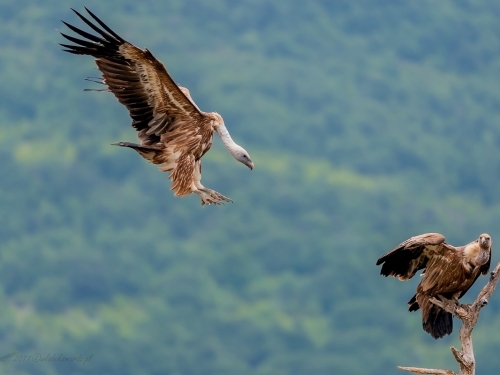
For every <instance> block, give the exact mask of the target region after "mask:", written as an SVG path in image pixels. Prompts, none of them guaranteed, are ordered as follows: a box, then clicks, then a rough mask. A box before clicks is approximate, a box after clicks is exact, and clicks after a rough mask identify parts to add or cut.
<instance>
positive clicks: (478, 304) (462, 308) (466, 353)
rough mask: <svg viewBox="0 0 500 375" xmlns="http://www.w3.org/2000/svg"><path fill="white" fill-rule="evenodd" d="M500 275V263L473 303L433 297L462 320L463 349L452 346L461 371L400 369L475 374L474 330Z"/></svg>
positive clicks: (418, 371)
mask: <svg viewBox="0 0 500 375" xmlns="http://www.w3.org/2000/svg"><path fill="white" fill-rule="evenodd" d="M499 277H500V263H498V264H497V266H496V267H495V269H494V270H493V271H492V272H491V275H490V279H489V281H488V283H487V284H486V285H485V286H484V287H483V289H481V291H480V292H479V294H478V296H477V298H476V300H475V301H474V303H472V304H468V305H462V304H459V303H458V301H453V300H449V299H446V298H443V297H440V298H439V299H438V298H435V297H433V298H431V299H430V302H431V303H433V304H435V305H437V306H439V307H441V308H442V309H444V310H446V311H447V312H449V313H451V314H453V315H455V316H456V317H457V318H459V319H460V320H461V321H462V326H461V327H460V342H461V343H462V350H458V349H457V348H455V347H453V346H452V347H451V352H452V354H453V356H454V357H455V359H456V361H457V362H458V364H459V366H460V372H458V373H456V372H453V371H451V370H447V369H444V370H438V369H428V368H419V367H402V366H398V369H400V370H402V371H408V372H413V373H415V374H434V375H475V370H476V361H475V359H474V352H473V350H472V330H473V329H474V326H475V325H476V323H477V319H478V318H479V312H480V311H481V308H483V307H484V306H486V305H487V304H488V301H489V299H490V297H491V295H492V294H493V292H494V291H495V288H496V286H497V283H498V279H499Z"/></svg>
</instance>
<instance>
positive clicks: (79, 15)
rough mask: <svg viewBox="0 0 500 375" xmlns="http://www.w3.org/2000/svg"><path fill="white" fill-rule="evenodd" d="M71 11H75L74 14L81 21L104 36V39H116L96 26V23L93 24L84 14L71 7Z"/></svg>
mask: <svg viewBox="0 0 500 375" xmlns="http://www.w3.org/2000/svg"><path fill="white" fill-rule="evenodd" d="M71 10H72V11H73V12H75V14H76V15H77V16H78V17H79V18H80V19H81V20H82V21H83V22H85V23H86V24H87V25H88V26H89V27H90V28H91V29H92V30H94V31H95V32H97V33H99V34H101V36H102V37H103V38H105V39H106V40H108V41H112V40H116V38H114V37H113V36H111V35H109V34H108V33H106V32H104V31H103V30H101V29H100V28H98V27H97V26H96V25H94V24H93V23H92V22H90V21H89V20H88V19H87V18H86V17H85V16H84V15H82V14H80V13H79V12H77V11H76V10H74V9H71Z"/></svg>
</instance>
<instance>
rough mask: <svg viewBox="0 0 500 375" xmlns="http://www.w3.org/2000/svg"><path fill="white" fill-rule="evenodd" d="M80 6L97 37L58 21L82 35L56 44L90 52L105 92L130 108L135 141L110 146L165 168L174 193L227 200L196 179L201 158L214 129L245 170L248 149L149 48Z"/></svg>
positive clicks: (250, 164) (205, 199) (211, 200)
mask: <svg viewBox="0 0 500 375" xmlns="http://www.w3.org/2000/svg"><path fill="white" fill-rule="evenodd" d="M85 9H86V10H87V12H88V13H89V15H90V16H91V17H92V18H93V19H94V21H95V22H97V24H98V25H99V26H100V27H99V26H97V25H96V24H95V23H93V22H92V21H90V20H89V19H87V18H86V17H84V16H83V15H82V14H80V13H78V12H77V11H76V10H74V9H72V10H73V11H74V12H75V13H76V14H77V16H78V17H80V19H81V20H82V21H83V22H85V23H86V24H87V25H88V26H89V27H90V28H91V29H93V30H94V31H95V32H96V33H97V34H99V35H93V34H90V33H88V32H85V31H83V30H81V29H78V28H77V27H75V26H72V25H70V24H68V23H66V22H64V21H62V22H63V23H64V24H65V25H66V26H68V27H69V28H70V29H71V30H72V31H74V32H75V33H76V34H79V35H80V36H81V37H83V39H79V38H75V37H72V36H69V35H66V34H64V33H61V34H62V36H63V37H65V38H66V39H68V40H69V41H71V42H72V43H75V44H74V45H68V44H61V46H63V47H64V48H65V49H64V51H66V52H70V53H73V54H76V55H90V56H93V57H94V58H95V62H96V64H97V67H98V69H99V70H100V71H101V73H102V83H103V84H105V85H106V86H107V91H111V92H112V93H113V94H114V95H115V96H116V98H117V99H118V101H119V102H120V103H122V104H123V105H125V106H126V107H127V109H128V110H129V112H130V117H131V118H132V120H133V121H132V126H133V127H134V128H135V129H136V130H137V132H138V138H139V140H140V144H135V143H129V142H118V143H115V145H117V146H122V147H129V148H132V149H134V150H135V151H137V152H138V153H139V154H140V155H141V156H142V157H143V158H144V159H146V160H147V161H149V162H151V163H153V164H158V165H160V167H159V168H160V170H161V171H164V172H169V178H170V180H171V181H172V188H171V189H172V190H173V191H174V195H175V196H185V195H189V194H192V193H195V194H198V195H199V196H200V198H201V204H202V205H205V204H222V203H224V202H231V200H230V199H229V198H227V197H225V196H223V195H222V194H219V193H218V192H216V191H214V190H211V189H207V188H205V187H204V186H203V185H202V184H201V182H200V180H201V158H202V157H203V155H204V154H205V153H206V152H207V151H208V150H209V149H210V147H211V146H212V138H213V133H214V130H215V131H216V132H217V133H218V134H219V136H220V138H221V139H222V142H223V143H224V145H225V146H226V148H227V149H228V150H229V152H230V153H231V155H232V156H233V157H234V158H235V159H236V160H238V161H239V162H241V163H243V164H245V165H246V166H247V167H248V168H250V169H253V167H254V164H253V162H252V160H251V159H250V156H249V155H248V152H246V151H245V149H243V148H242V147H241V146H238V145H237V144H236V143H235V142H234V141H233V140H232V139H231V136H230V135H229V132H228V131H227V129H226V127H225V125H224V120H223V119H222V117H221V116H220V115H219V114H218V113H215V112H203V111H201V110H200V109H199V108H198V106H197V105H196V104H195V103H194V101H193V99H192V98H191V96H190V94H189V90H188V89H186V88H184V87H181V86H178V85H177V84H176V83H175V82H174V81H173V80H172V78H171V77H170V75H169V74H168V72H167V70H166V68H165V66H164V65H163V64H162V63H161V62H160V61H159V60H157V59H156V58H155V57H154V56H153V55H152V54H151V52H149V51H148V50H147V49H140V48H137V47H136V46H134V45H132V44H130V43H129V42H127V41H126V40H124V39H122V38H121V37H120V36H118V35H117V34H116V33H115V32H113V31H112V30H111V29H110V28H109V27H108V26H106V25H105V24H104V23H103V22H102V21H101V20H100V19H99V18H97V16H95V15H94V14H93V13H92V12H90V11H89V10H88V9H87V8H85Z"/></svg>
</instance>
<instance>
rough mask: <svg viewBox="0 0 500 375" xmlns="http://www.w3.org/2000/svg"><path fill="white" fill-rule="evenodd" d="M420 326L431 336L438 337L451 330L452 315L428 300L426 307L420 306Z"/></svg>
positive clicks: (449, 332)
mask: <svg viewBox="0 0 500 375" xmlns="http://www.w3.org/2000/svg"><path fill="white" fill-rule="evenodd" d="M410 308H411V307H410ZM422 327H423V329H424V331H425V332H427V333H429V334H430V335H431V336H432V337H434V338H435V339H440V338H442V337H444V336H445V335H449V334H451V332H452V331H453V316H452V315H451V314H450V313H449V312H447V311H445V310H443V309H442V308H441V307H438V306H436V305H434V304H432V303H430V302H428V305H427V306H426V308H425V309H424V308H422Z"/></svg>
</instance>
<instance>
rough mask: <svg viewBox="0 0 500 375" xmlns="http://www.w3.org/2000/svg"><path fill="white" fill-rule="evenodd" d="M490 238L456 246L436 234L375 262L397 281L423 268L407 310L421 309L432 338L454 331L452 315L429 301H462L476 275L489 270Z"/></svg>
mask: <svg viewBox="0 0 500 375" xmlns="http://www.w3.org/2000/svg"><path fill="white" fill-rule="evenodd" d="M491 243H492V242H491V237H490V236H489V235H488V234H486V233H483V234H481V235H480V236H479V238H478V239H477V240H475V241H473V242H471V243H469V244H468V245H465V246H460V247H455V246H452V245H450V244H447V243H446V242H445V238H444V236H443V235H442V234H439V233H426V234H421V235H420V236H415V237H412V238H410V239H408V240H406V241H404V242H403V243H401V244H399V245H398V246H396V247H395V248H394V249H392V250H391V251H389V252H388V253H387V254H385V255H384V256H382V257H381V258H380V259H379V260H377V266H378V265H380V264H382V269H381V271H380V274H381V275H384V276H394V277H397V278H398V279H399V280H402V281H406V280H409V279H411V278H412V277H413V276H415V274H416V273H417V271H418V270H421V269H424V268H425V270H424V273H423V275H422V279H421V280H420V283H419V284H418V286H417V293H416V294H415V295H414V296H413V297H412V299H411V300H410V301H409V302H408V305H409V306H410V308H409V310H410V311H416V310H418V309H419V308H420V309H422V326H423V328H424V331H426V332H428V333H429V334H430V335H431V336H432V337H434V338H435V339H438V338H441V337H443V336H444V335H449V334H450V333H451V332H452V331H453V322H452V315H451V314H450V313H449V312H446V311H445V310H443V309H441V308H440V307H438V306H436V305H434V304H433V303H431V302H430V301H429V299H430V298H431V297H436V298H439V296H442V297H444V298H447V299H451V300H455V301H457V303H458V299H459V298H461V297H462V296H463V295H464V294H465V293H466V292H467V291H468V290H469V288H470V287H471V286H472V285H473V284H474V282H475V281H476V280H477V278H478V277H479V275H481V274H483V275H486V274H487V273H488V271H489V269H490V261H491Z"/></svg>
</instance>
